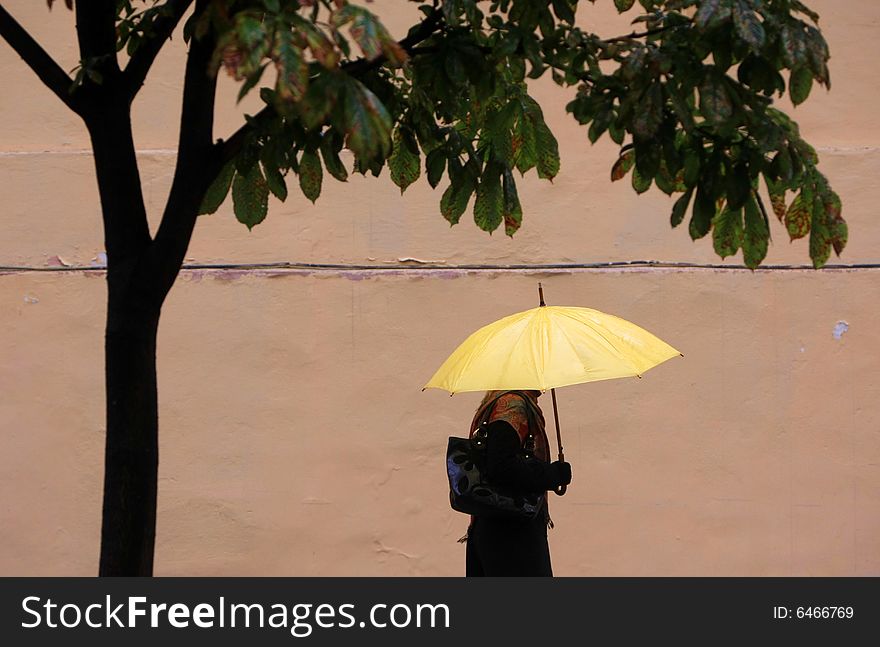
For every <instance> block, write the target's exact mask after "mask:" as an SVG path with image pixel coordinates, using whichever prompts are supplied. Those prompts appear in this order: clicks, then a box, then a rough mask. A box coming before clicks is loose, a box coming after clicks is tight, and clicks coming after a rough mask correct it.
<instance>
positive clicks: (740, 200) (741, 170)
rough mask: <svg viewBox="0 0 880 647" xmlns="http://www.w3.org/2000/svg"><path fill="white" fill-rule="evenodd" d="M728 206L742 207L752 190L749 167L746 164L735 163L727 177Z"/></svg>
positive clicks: (733, 207) (732, 207)
mask: <svg viewBox="0 0 880 647" xmlns="http://www.w3.org/2000/svg"><path fill="white" fill-rule="evenodd" d="M726 185H727V186H726V191H727V206H728V207H730V208H731V209H741V208H742V207H743V205H744V204H745V203H746V200H747V199H748V198H749V196H750V195H751V192H752V183H751V180H750V179H749V167H748V166H746V165H745V164H737V165H735V166H734V167H733V168H732V169H730V171H729V172H728V175H727V177H726Z"/></svg>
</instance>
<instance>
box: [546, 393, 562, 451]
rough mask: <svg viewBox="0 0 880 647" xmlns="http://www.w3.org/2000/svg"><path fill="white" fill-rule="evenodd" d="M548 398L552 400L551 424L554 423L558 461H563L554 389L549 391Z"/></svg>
mask: <svg viewBox="0 0 880 647" xmlns="http://www.w3.org/2000/svg"><path fill="white" fill-rule="evenodd" d="M550 397H552V398H553V422H555V423H556V446H557V447H558V448H559V460H565V455H564V454H563V453H562V434H561V433H560V431H559V408H558V407H557V406H556V389H550Z"/></svg>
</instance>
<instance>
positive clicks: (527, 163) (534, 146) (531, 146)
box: [511, 114, 538, 174]
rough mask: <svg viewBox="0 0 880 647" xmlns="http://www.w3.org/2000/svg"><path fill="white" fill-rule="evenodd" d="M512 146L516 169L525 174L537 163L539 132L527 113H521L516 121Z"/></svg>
mask: <svg viewBox="0 0 880 647" xmlns="http://www.w3.org/2000/svg"><path fill="white" fill-rule="evenodd" d="M511 148H512V150H513V160H514V163H515V164H516V170H518V171H519V172H520V173H523V174H524V173H525V172H526V171H528V170H529V169H532V168H534V167H535V166H536V165H537V163H538V134H537V131H536V130H535V125H534V123H533V122H532V119H531V118H530V117H529V116H528V115H526V114H520V115H519V116H518V117H517V120H516V122H515V123H514V126H513V137H512V138H511Z"/></svg>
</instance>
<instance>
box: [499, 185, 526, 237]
mask: <svg viewBox="0 0 880 647" xmlns="http://www.w3.org/2000/svg"><path fill="white" fill-rule="evenodd" d="M502 189H503V192H504V211H503V213H502V215H503V216H504V233H505V234H507V235H508V236H510V237H511V238H513V235H514V234H515V233H516V232H517V231H518V230H519V228H520V225H522V217H523V213H522V206H521V205H520V203H519V195H518V194H517V191H516V181H515V180H514V179H513V174H512V173H511V172H510V170H509V169H504V175H503V180H502Z"/></svg>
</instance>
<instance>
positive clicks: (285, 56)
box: [274, 30, 309, 102]
mask: <svg viewBox="0 0 880 647" xmlns="http://www.w3.org/2000/svg"><path fill="white" fill-rule="evenodd" d="M274 58H275V67H276V68H278V79H277V81H276V88H275V89H276V92H277V94H278V97H279V98H280V99H282V100H286V101H292V102H297V101H299V100H300V99H302V98H303V96H304V95H305V94H306V90H307V89H308V86H309V64H308V62H307V61H306V58H305V55H304V54H303V51H302V48H301V47H300V46H299V45H298V44H297V43H296V42H295V41H294V38H293V34H292V33H291V32H289V31H286V30H280V31H279V32H278V38H277V42H276V45H275V56H274Z"/></svg>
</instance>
